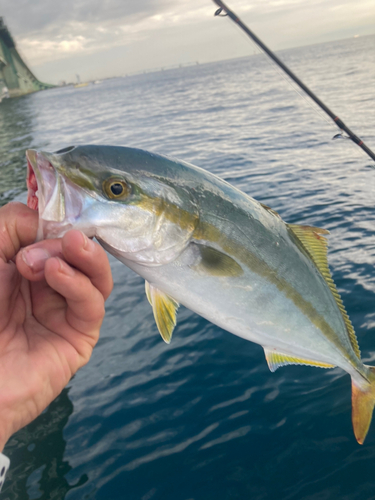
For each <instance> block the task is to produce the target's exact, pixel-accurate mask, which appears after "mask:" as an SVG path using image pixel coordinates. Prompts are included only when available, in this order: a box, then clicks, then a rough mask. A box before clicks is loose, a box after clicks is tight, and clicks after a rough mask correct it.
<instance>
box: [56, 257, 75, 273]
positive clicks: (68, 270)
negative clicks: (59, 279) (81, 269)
mask: <svg viewBox="0 0 375 500" xmlns="http://www.w3.org/2000/svg"><path fill="white" fill-rule="evenodd" d="M56 258H57V260H58V261H59V264H60V269H59V271H60V273H63V274H66V275H67V276H74V275H75V271H74V269H72V268H71V267H70V266H69V265H68V264H67V263H66V262H64V261H63V260H61V259H59V258H58V257H56Z"/></svg>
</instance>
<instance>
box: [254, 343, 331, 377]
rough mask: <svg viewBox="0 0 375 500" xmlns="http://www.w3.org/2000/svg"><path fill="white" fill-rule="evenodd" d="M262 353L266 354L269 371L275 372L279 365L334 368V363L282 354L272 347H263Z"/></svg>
mask: <svg viewBox="0 0 375 500" xmlns="http://www.w3.org/2000/svg"><path fill="white" fill-rule="evenodd" d="M263 349H264V354H265V355H266V360H267V364H268V368H269V369H270V371H271V372H275V371H276V370H277V369H278V368H280V366H286V365H308V366H319V367H320V368H334V367H335V365H331V364H328V363H322V362H321V361H313V360H311V359H302V358H297V357H296V356H289V354H283V353H282V352H279V351H276V350H274V349H269V348H268V347H264V348H263Z"/></svg>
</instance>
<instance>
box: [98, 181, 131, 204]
mask: <svg viewBox="0 0 375 500" xmlns="http://www.w3.org/2000/svg"><path fill="white" fill-rule="evenodd" d="M103 187H104V191H105V193H106V195H107V196H108V198H110V199H111V200H113V199H123V198H126V197H127V196H128V194H129V193H130V188H129V186H128V185H127V183H126V182H125V181H123V180H121V179H107V180H106V181H104V183H103Z"/></svg>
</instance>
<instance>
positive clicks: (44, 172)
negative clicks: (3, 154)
mask: <svg viewBox="0 0 375 500" xmlns="http://www.w3.org/2000/svg"><path fill="white" fill-rule="evenodd" d="M26 159H27V177H26V185H27V206H28V207H29V208H31V209H32V210H36V211H37V212H39V214H40V215H41V216H43V215H44V211H45V208H46V206H47V205H48V202H49V201H50V200H51V198H52V195H53V193H54V191H55V189H56V186H57V182H56V180H57V175H58V174H57V172H56V170H55V168H54V167H53V166H52V164H51V163H50V162H49V161H48V160H47V158H46V157H45V156H44V155H43V153H39V152H38V151H35V150H34V149H28V150H27V151H26Z"/></svg>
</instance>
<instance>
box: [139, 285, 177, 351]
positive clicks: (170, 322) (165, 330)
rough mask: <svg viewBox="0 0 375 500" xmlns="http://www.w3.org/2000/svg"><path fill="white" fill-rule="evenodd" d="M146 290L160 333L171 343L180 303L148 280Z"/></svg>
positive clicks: (165, 340)
mask: <svg viewBox="0 0 375 500" xmlns="http://www.w3.org/2000/svg"><path fill="white" fill-rule="evenodd" d="M145 290H146V295H147V299H148V301H149V302H150V304H151V306H152V311H153V313H154V318H155V322H156V326H157V327H158V330H159V333H160V335H161V337H162V339H163V340H164V342H166V343H167V344H169V343H170V342H171V338H172V334H173V330H174V327H175V326H176V323H177V320H176V317H177V309H178V308H179V307H180V304H179V303H178V302H177V301H175V300H174V299H173V298H172V297H170V296H169V295H167V294H166V293H164V292H162V291H161V290H159V289H158V288H156V287H155V286H153V285H150V283H149V282H148V281H146V282H145Z"/></svg>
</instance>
